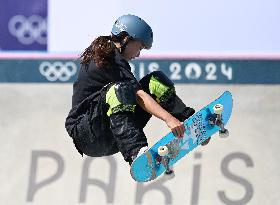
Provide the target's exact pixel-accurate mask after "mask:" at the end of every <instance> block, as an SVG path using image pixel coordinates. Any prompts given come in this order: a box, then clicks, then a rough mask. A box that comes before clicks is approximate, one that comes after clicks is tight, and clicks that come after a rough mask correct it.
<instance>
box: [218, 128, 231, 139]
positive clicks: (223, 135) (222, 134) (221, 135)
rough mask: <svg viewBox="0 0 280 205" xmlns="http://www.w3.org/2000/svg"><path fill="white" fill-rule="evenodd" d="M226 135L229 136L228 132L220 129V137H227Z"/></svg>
mask: <svg viewBox="0 0 280 205" xmlns="http://www.w3.org/2000/svg"><path fill="white" fill-rule="evenodd" d="M228 136H229V132H228V130H227V129H226V130H225V131H224V132H222V131H221V130H220V131H219V137H220V138H227V137H228Z"/></svg>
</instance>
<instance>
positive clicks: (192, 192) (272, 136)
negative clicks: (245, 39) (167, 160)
mask: <svg viewBox="0 0 280 205" xmlns="http://www.w3.org/2000/svg"><path fill="white" fill-rule="evenodd" d="M176 89H177V92H178V95H179V96H181V97H182V99H183V101H184V102H185V103H186V104H187V105H189V106H191V107H193V108H195V109H196V110H199V109H200V108H202V107H203V106H204V105H206V104H207V103H209V102H210V101H212V100H213V99H215V98H217V97H218V96H219V95H220V94H221V93H222V92H223V91H225V90H229V91H231V92H232V94H233V99H234V108H233V114H232V118H231V119H230V121H229V124H228V126H227V128H228V129H229V131H230V137H229V138H228V139H221V138H219V137H218V136H217V135H215V136H214V137H213V138H212V140H211V142H210V143H209V145H207V146H205V147H199V148H198V149H197V150H196V151H194V152H192V153H190V154H189V156H187V157H185V158H183V159H182V160H181V161H180V162H179V163H178V164H177V165H176V167H175V172H176V177H175V178H174V179H173V180H171V181H166V180H165V179H164V178H160V179H159V180H157V181H154V182H150V183H145V184H137V183H135V182H134V181H133V180H132V179H131V178H130V176H129V166H128V165H127V164H126V163H125V162H124V161H123V159H122V157H121V155H120V154H116V155H114V156H112V157H105V158H98V159H93V158H87V157H83V158H82V157H81V156H79V154H78V153H77V152H76V151H75V149H74V146H73V144H72V142H71V140H70V138H69V137H68V136H67V133H66V131H65V129H64V120H65V117H66V115H67V113H68V111H69V109H70V104H71V95H72V85H71V84H0V136H1V144H0V150H1V152H0V162H1V168H0V182H1V183H0V204H6V205H18V204H40V205H49V204H61V205H62V204H65V205H71V204H73V205H74V204H122V205H123V204H154V203H156V204H178V205H181V204H191V205H193V204H199V205H204V204H207V205H208V204H256V205H263V204H279V203H280V195H279V191H278V190H279V188H278V187H279V182H280V172H279V170H280V163H279V162H280V155H279V153H278V152H279V146H280V136H279V133H280V104H279V100H280V86H279V85H277V86H275V85H273V86H272V85H271V86H266V85H176ZM167 132H168V128H167V127H166V125H165V124H164V122H161V121H160V120H158V119H155V118H153V119H152V120H151V122H149V124H148V125H147V127H146V128H145V133H146V135H147V137H148V140H149V143H150V144H153V143H154V142H156V141H157V140H158V139H159V138H160V136H162V135H163V134H165V133H167ZM108 162H109V163H108Z"/></svg>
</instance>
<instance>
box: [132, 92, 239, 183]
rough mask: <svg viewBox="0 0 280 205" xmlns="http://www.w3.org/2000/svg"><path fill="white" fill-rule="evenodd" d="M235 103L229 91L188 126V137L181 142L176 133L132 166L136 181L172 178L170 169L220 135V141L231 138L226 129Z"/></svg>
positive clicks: (206, 107)
mask: <svg viewBox="0 0 280 205" xmlns="http://www.w3.org/2000/svg"><path fill="white" fill-rule="evenodd" d="M232 103H233V100H232V95H231V93H230V92H229V91H226V92H224V93H223V94H222V95H221V96H220V97H219V98H218V99H216V100H214V101H213V102H211V103H210V104H208V105H207V106H205V107H204V108H202V109H201V110H200V111H198V112H196V113H195V114H194V115H193V116H191V117H190V118H189V119H187V120H186V121H185V122H184V125H185V128H186V131H185V135H184V137H182V138H177V137H175V136H174V135H173V133H172V132H170V133H168V134H167V135H165V136H164V137H162V138H161V139H160V140H159V141H158V142H157V143H156V144H154V145H153V146H152V147H151V148H150V149H148V150H147V151H146V152H145V153H144V154H142V155H141V156H139V157H138V158H137V159H136V160H135V161H134V162H133V163H132V165H131V170H130V171H131V175H132V177H133V179H134V180H135V181H138V182H146V181H151V180H154V179H156V178H157V177H158V176H160V175H161V174H162V173H164V172H165V174H167V175H170V176H172V175H173V174H174V173H173V170H172V169H171V168H170V167H172V166H173V165H174V164H175V163H176V162H177V161H178V160H180V159H181V158H182V157H184V156H185V155H187V154H188V153H189V152H190V151H192V150H193V149H195V148H196V147H197V146H199V145H200V144H201V143H203V142H204V141H205V140H206V139H208V138H209V137H211V136H212V135H213V134H215V133H216V132H218V131H219V135H220V137H227V136H228V134H229V132H228V130H227V129H225V127H224V126H225V125H226V124H227V122H228V120H229V118H230V116H231V112H232Z"/></svg>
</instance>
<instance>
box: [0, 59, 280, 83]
mask: <svg viewBox="0 0 280 205" xmlns="http://www.w3.org/2000/svg"><path fill="white" fill-rule="evenodd" d="M130 65H131V68H132V71H133V73H134V75H135V76H136V78H137V79H140V78H142V77H143V76H144V75H145V74H147V73H149V72H151V71H154V70H161V71H163V72H164V73H165V74H166V75H168V76H169V77H170V79H171V80H173V81H174V82H175V83H198V84H280V59H279V60H275V59H268V60H261V59H252V60H250V59H246V60H244V59H240V60H238V59H232V60H231V59H229V60H227V59H206V60H197V59H194V60H192V59H140V60H134V61H132V62H131V63H130ZM78 71H79V61H78V60H75V59H71V58H41V59H40V58H36V59H26V58H24V59H16V58H11V59H5V58H1V59H0V83H72V82H74V80H75V79H76V78H77V74H78Z"/></svg>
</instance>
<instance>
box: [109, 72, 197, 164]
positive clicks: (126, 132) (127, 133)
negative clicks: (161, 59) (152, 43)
mask: <svg viewBox="0 0 280 205" xmlns="http://www.w3.org/2000/svg"><path fill="white" fill-rule="evenodd" d="M151 78H153V79H155V80H156V82H157V83H160V84H162V85H163V86H164V87H165V88H167V91H166V92H165V93H164V96H161V98H159V97H158V96H157V95H156V94H152V92H151V87H150V83H151ZM139 83H140V84H141V87H142V89H143V90H144V91H145V92H146V93H148V94H150V95H151V96H152V97H153V98H154V100H156V101H158V103H159V104H160V105H161V106H162V107H163V108H164V109H165V110H167V111H168V112H169V113H170V114H172V115H173V116H174V117H176V118H177V119H178V120H180V121H182V122H183V121H184V120H186V119H187V118H188V117H190V116H191V115H193V114H194V112H195V111H194V109H192V108H190V107H187V106H186V105H185V104H184V103H183V102H182V100H181V99H180V98H179V97H178V96H177V95H176V92H175V88H174V84H173V82H171V81H170V80H169V79H168V78H167V76H165V75H164V74H163V73H162V72H160V71H156V72H152V73H151V74H148V75H146V76H145V77H144V78H142V79H141V80H140V81H139ZM128 86H129V85H128ZM151 117H152V115H151V114H150V113H148V112H146V111H145V110H143V109H142V108H141V107H140V106H139V105H138V104H137V105H136V107H135V111H134V112H117V113H115V114H113V115H112V116H110V127H111V131H112V133H113V135H114V138H115V140H116V142H117V146H118V148H119V150H120V152H121V153H122V155H123V157H124V159H125V160H126V161H128V162H131V158H132V156H134V155H136V154H137V153H138V151H139V150H140V148H141V147H144V146H147V145H148V144H147V138H146V136H145V134H144V132H143V128H144V127H145V126H146V124H147V123H148V121H149V120H150V118H151Z"/></svg>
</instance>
